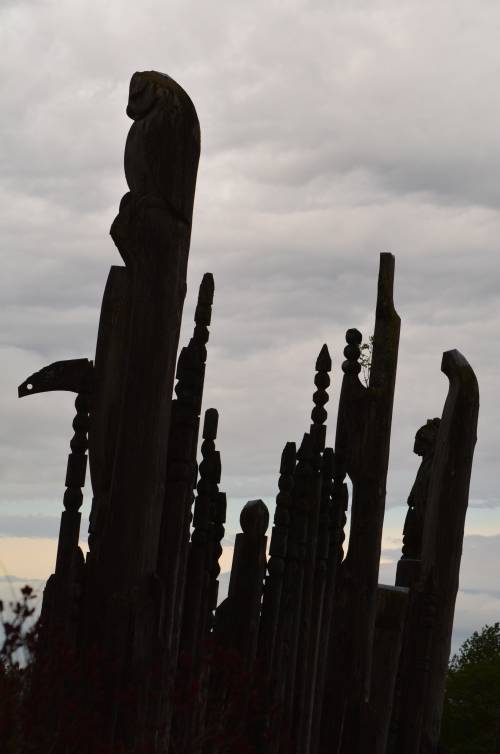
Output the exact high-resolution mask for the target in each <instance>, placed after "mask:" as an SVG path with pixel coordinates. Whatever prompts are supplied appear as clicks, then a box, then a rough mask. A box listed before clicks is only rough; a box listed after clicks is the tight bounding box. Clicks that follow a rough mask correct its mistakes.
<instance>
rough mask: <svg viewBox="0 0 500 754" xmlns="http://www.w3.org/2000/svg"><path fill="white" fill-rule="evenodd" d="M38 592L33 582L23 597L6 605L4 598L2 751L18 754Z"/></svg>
mask: <svg viewBox="0 0 500 754" xmlns="http://www.w3.org/2000/svg"><path fill="white" fill-rule="evenodd" d="M35 598H36V595H35V593H34V591H33V589H32V588H31V587H30V586H24V587H23V588H22V589H21V597H20V599H19V600H17V601H15V602H10V603H9V610H8V611H7V610H6V609H5V606H4V604H3V602H2V601H1V600H0V627H1V629H2V630H3V636H4V638H3V642H2V643H1V644H0V700H1V703H0V741H2V752H4V753H5V754H17V752H19V751H20V750H21V747H22V743H21V742H22V734H23V730H24V725H23V719H24V713H25V711H26V710H25V706H26V705H25V700H26V695H27V691H28V687H29V682H30V677H31V668H32V660H33V654H34V651H35V645H36V639H37V624H36V623H33V621H32V617H33V614H34V612H35V608H34V607H33V601H34V600H35Z"/></svg>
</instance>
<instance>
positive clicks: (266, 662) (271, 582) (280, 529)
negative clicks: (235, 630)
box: [258, 442, 297, 673]
mask: <svg viewBox="0 0 500 754" xmlns="http://www.w3.org/2000/svg"><path fill="white" fill-rule="evenodd" d="M296 455H297V451H296V449H295V443H294V442H287V444H286V445H285V447H284V449H283V453H282V454H281V464H280V477H279V482H278V488H279V492H278V495H277V496H276V511H275V513H274V525H273V530H272V534H271V545H270V548H269V560H268V562H267V571H268V575H267V577H266V581H265V586H264V595H263V599H262V616H261V620H260V628H259V652H258V654H259V661H260V663H261V665H262V666H263V667H267V668H269V670H270V672H271V673H272V672H273V671H274V665H275V661H274V657H275V647H276V638H277V631H278V620H279V613H280V604H281V594H282V591H283V574H284V571H285V558H286V555H287V546H288V530H289V527H290V513H289V508H290V504H291V498H292V490H293V475H294V471H295V461H296Z"/></svg>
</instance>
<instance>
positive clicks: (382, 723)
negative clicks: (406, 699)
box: [362, 585, 408, 754]
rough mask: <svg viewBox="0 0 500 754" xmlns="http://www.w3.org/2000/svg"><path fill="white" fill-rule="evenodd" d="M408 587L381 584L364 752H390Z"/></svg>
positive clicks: (375, 753)
mask: <svg viewBox="0 0 500 754" xmlns="http://www.w3.org/2000/svg"><path fill="white" fill-rule="evenodd" d="M407 609H408V589H407V588H405V587H394V586H383V585H380V586H379V588H378V591H377V617H376V621H375V641H374V646H373V665H372V679H371V693H370V702H369V711H368V714H367V717H366V724H365V727H364V729H363V742H362V747H363V751H366V752H371V753H372V754H386V750H387V749H386V747H387V739H388V734H389V725H390V721H391V714H392V709H393V702H394V694H395V689H396V678H397V673H398V667H399V659H400V655H401V648H402V645H403V636H404V628H405V621H406V614H407Z"/></svg>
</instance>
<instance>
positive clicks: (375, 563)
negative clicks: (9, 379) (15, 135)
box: [19, 72, 479, 754]
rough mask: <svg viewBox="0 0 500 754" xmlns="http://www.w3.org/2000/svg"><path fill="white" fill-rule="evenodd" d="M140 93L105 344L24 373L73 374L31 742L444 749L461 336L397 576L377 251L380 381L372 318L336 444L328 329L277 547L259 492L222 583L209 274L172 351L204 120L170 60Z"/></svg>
mask: <svg viewBox="0 0 500 754" xmlns="http://www.w3.org/2000/svg"><path fill="white" fill-rule="evenodd" d="M127 114H128V115H129V116H130V117H131V118H132V120H133V121H134V123H133V125H132V127H131V129H130V132H129V136H128V139H127V144H126V148H125V175H126V178H127V182H128V186H129V188H130V191H129V192H128V193H127V194H126V195H125V196H124V197H123V199H122V201H121V204H120V210H119V214H118V216H117V218H116V220H115V221H114V223H113V225H112V227H111V235H112V238H113V240H114V242H115V244H116V246H117V248H118V250H119V252H120V254H121V256H122V258H123V261H124V263H125V265H124V266H116V267H112V268H111V271H110V274H109V277H108V281H107V284H106V288H105V291H104V297H103V303H102V309H101V317H100V323H99V331H98V337H97V346H96V354H95V360H94V362H91V361H89V360H87V359H76V360H71V361H61V362H57V363H55V364H51V365H50V366H48V367H45V368H44V369H41V370H40V371H39V372H37V373H35V374H33V375H31V376H30V377H29V378H28V379H27V380H26V381H25V382H24V383H23V384H22V385H21V386H20V388H19V395H20V396H25V395H32V394H35V393H39V392H43V391H48V390H69V391H73V392H75V393H76V394H77V398H76V403H75V406H76V416H75V419H74V421H73V429H74V436H73V439H72V440H71V453H70V455H69V459H68V471H67V477H66V483H65V484H66V491H65V493H64V499H63V504H64V511H63V513H62V516H61V527H60V532H59V542H58V551H57V560H56V565H55V572H54V574H53V575H52V576H51V577H50V579H49V581H48V583H47V586H46V589H45V592H44V599H43V609H42V617H41V641H40V648H39V653H38V656H37V659H36V663H35V671H34V678H35V681H34V688H35V689H38V692H37V694H36V695H35V696H34V699H33V710H34V712H33V714H34V716H35V717H36V716H37V715H38V716H39V718H40V719H39V723H40V724H39V725H38V726H35V728H34V729H35V730H36V731H38V733H37V735H38V736H39V740H37V741H36V740H33V741H32V742H31V743H30V746H31V748H30V749H29V750H30V751H35V752H39V754H42V752H46V751H49V750H50V751H54V752H57V754H69V752H79V753H80V752H81V754H97V752H101V751H102V752H104V751H106V752H124V753H126V754H142V753H143V752H148V753H151V754H224V753H228V752H233V754H237V753H238V754H239V753H242V754H243V752H255V753H256V754H327V753H328V754H333V753H334V752H335V754H435V753H436V752H437V751H438V746H439V730H440V716H441V708H442V702H443V695H444V679H445V674H446V669H447V661H448V656H449V651H450V642H451V631H452V624H453V613H454V604H455V598H456V594H457V589H458V575H459V568H460V558H461V549H462V539H463V532H464V521H465V512H466V508H467V502H468V488H469V479H470V473H471V465H472V457H473V451H474V445H475V440H476V425H477V415H478V407H479V397H478V386H477V381H476V378H475V375H474V372H473V371H472V369H471V367H470V366H469V364H468V363H467V361H466V360H465V358H464V357H463V356H462V355H461V354H460V353H459V352H458V351H447V352H446V353H445V354H444V355H443V359H442V365H441V369H442V371H443V372H444V374H445V375H446V377H447V378H448V380H449V391H448V396H447V398H446V402H445V405H444V409H443V414H442V417H441V418H440V419H439V418H437V419H431V420H428V421H427V423H426V424H424V426H423V427H422V428H421V429H420V430H419V431H418V432H417V435H416V438H415V448H414V450H415V453H417V454H418V455H420V456H422V464H421V467H420V469H419V471H418V474H417V478H416V480H415V484H414V486H413V488H412V490H411V493H410V496H409V498H408V514H407V518H406V522H405V526H404V544H403V552H402V557H401V560H400V562H399V564H398V570H397V578H396V585H395V586H386V585H380V584H379V583H378V575H379V563H380V553H381V541H382V527H383V519H384V509H385V494H386V479H387V469H388V460H389V445H390V435H391V422H392V408H393V398H394V386H395V380H396V368H397V357H398V344H399V329H400V319H399V316H398V314H397V313H396V311H395V308H394V304H393V285H394V258H393V256H392V255H391V254H381V256H380V271H379V280H378V295H377V306H376V319H375V330H374V336H373V352H372V362H371V369H370V374H369V382H368V385H364V384H363V383H362V381H361V380H360V378H359V372H360V369H361V365H360V353H361V351H360V346H361V343H362V340H363V338H362V335H361V333H360V332H359V331H358V330H356V329H349V330H347V332H346V346H345V349H344V356H345V361H344V362H343V364H342V373H343V375H342V382H341V387H340V392H339V397H338V415H337V423H336V432H335V442H334V444H333V445H334V446H333V447H327V441H326V420H327V411H326V408H325V406H326V404H327V402H328V400H329V394H328V388H329V386H330V374H331V370H332V360H331V358H330V354H329V351H328V348H327V346H326V345H324V346H323V347H322V348H321V350H320V352H319V355H318V358H317V361H316V374H315V376H314V386H315V390H314V395H313V398H312V402H313V406H312V411H311V424H310V427H309V429H308V431H307V432H306V433H305V434H304V436H303V438H302V440H301V442H300V445H299V446H298V447H297V446H296V445H295V443H294V442H287V443H286V445H285V447H284V450H283V454H282V456H281V463H280V465H279V481H278V494H277V497H276V510H275V514H274V522H273V526H272V531H271V534H270V537H269V548H268V541H267V536H266V532H267V529H268V523H269V512H268V509H267V507H266V505H265V504H264V503H263V502H262V500H251V501H250V502H248V503H247V504H246V505H245V506H244V508H243V510H242V512H241V518H240V521H241V533H240V534H238V535H237V536H236V540H235V545H234V556H233V563H232V568H231V574H230V583H229V591H228V596H227V598H226V599H224V600H223V601H222V602H220V604H218V576H219V573H220V567H219V558H220V556H221V553H222V545H221V542H222V539H223V537H224V523H225V516H226V495H225V493H224V492H222V491H220V489H219V484H220V481H221V459H220V454H219V452H218V451H217V449H216V439H217V430H218V419H219V416H218V413H217V411H216V410H215V409H213V408H209V409H208V410H207V411H206V412H205V415H204V420H203V425H202V432H201V437H202V442H201V461H200V463H199V466H198V463H197V448H198V441H199V434H200V421H201V409H202V396H203V385H204V377H205V364H206V361H207V343H208V339H209V329H208V328H209V325H210V321H211V311H212V303H213V296H214V281H213V278H212V276H211V275H210V274H206V275H205V276H204V278H203V280H202V282H201V286H200V291H199V297H198V305H197V307H196V312H195V327H194V332H193V336H192V338H191V340H190V341H189V344H188V345H187V346H186V347H185V348H182V349H181V350H180V353H179V355H178V357H177V350H178V341H179V332H180V324H181V314H182V307H183V301H184V296H185V292H186V268H187V260H188V252H189V242H190V233H191V221H192V210H193V199H194V191H195V182H196V173H197V166H198V158H199V148H200V132H199V124H198V119H197V116H196V111H195V109H194V107H193V104H192V103H191V101H190V99H189V97H188V96H187V95H186V93H185V92H184V91H183V90H182V89H181V87H180V86H179V85H178V84H176V83H175V82H174V81H173V80H172V79H171V78H169V77H168V76H165V75H163V74H159V73H156V72H143V73H136V74H134V76H133V77H132V80H131V84H130V98H129V103H128V107H127ZM174 383H175V385H174ZM87 449H88V460H89V467H90V477H91V484H92V493H93V499H92V509H91V515H90V527H89V538H88V544H89V552H88V554H87V555H86V557H84V556H83V554H82V551H81V550H80V548H79V546H78V543H79V539H80V517H81V514H80V507H81V505H82V487H83V486H84V483H85V474H86V464H87ZM349 481H350V483H351V485H352V487H351V490H352V493H351V495H350V494H349V487H348V482H349ZM349 497H350V498H351V499H349ZM348 512H350V533H349V538H348V542H345V532H344V529H345V526H346V521H347V514H348ZM47 674H48V676H47ZM37 678H38V681H37ZM47 682H48V683H50V688H51V695H50V704H47V694H46V693H44V690H43V689H42V687H41V684H45V683H47ZM37 683H38V685H37Z"/></svg>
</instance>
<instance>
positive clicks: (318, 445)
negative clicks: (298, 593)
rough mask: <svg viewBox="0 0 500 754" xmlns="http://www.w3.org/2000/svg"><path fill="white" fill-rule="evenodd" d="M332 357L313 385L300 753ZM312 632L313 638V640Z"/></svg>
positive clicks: (311, 672) (320, 364)
mask: <svg viewBox="0 0 500 754" xmlns="http://www.w3.org/2000/svg"><path fill="white" fill-rule="evenodd" d="M331 368H332V360H331V358H330V354H329V352H328V347H327V346H326V344H325V345H324V346H323V347H322V349H321V351H320V353H319V356H318V358H317V361H316V372H317V374H316V375H315V378H314V384H315V386H316V392H315V393H314V395H313V402H314V408H313V410H312V412H311V420H312V424H311V427H310V435H311V440H312V446H313V456H312V467H313V474H312V475H311V484H310V489H309V492H308V498H309V499H308V527H307V537H308V542H307V553H306V564H305V566H306V567H305V570H304V591H303V598H302V607H301V615H300V629H299V651H298V663H297V679H296V690H295V699H296V701H295V714H294V727H295V731H296V751H297V754H301V752H304V751H307V750H308V748H309V739H310V735H311V716H312V697H313V694H314V687H315V685H316V668H315V665H314V656H315V650H314V643H315V639H316V634H315V632H314V629H315V628H316V627H317V626H318V625H319V623H318V618H319V614H318V613H320V612H321V603H319V604H318V605H317V606H316V608H317V610H318V612H317V613H313V607H314V590H315V587H316V586H318V584H317V583H316V575H317V574H316V565H317V564H316V557H317V542H318V526H319V519H320V511H321V489H322V488H321V484H322V473H321V467H322V453H323V450H324V448H325V439H326V424H325V422H326V419H327V417H328V414H327V411H326V409H325V405H326V403H327V402H328V400H329V396H328V392H327V388H328V387H329V385H330V374H329V373H330V371H331ZM311 632H313V636H314V639H313V641H311Z"/></svg>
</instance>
